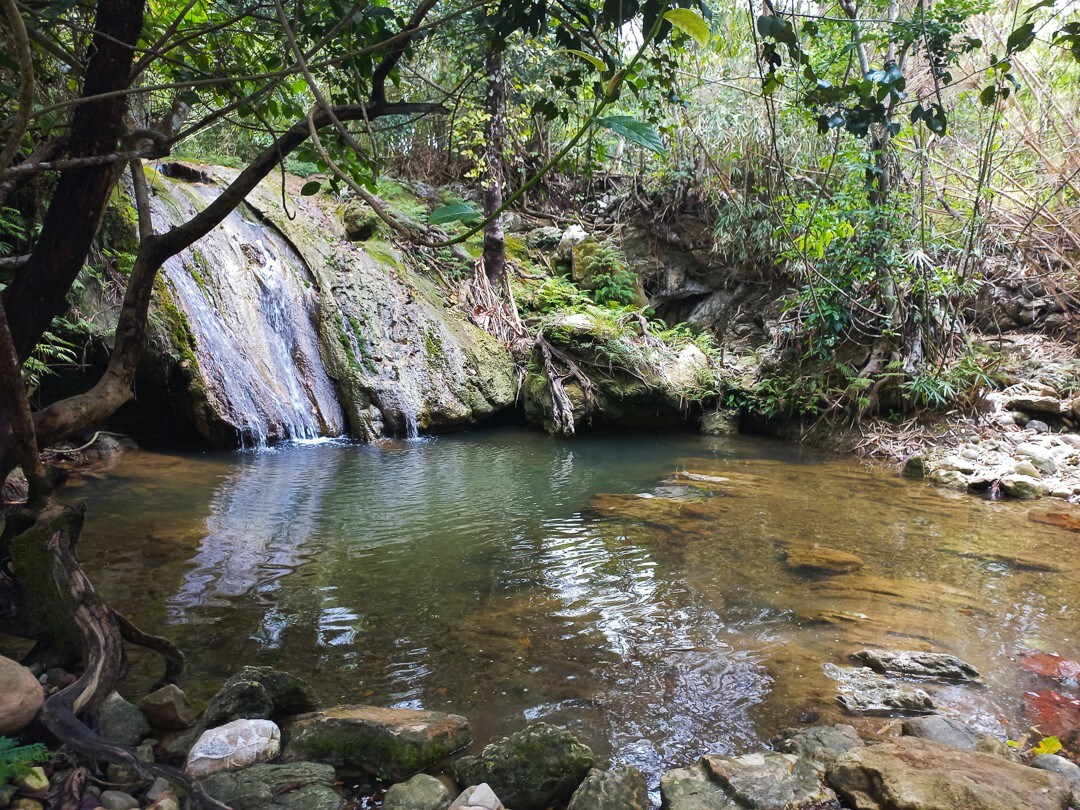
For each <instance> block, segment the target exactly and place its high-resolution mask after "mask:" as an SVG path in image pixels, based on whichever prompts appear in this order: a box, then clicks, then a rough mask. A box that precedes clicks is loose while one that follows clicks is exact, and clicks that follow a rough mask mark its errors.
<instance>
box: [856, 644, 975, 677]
mask: <svg viewBox="0 0 1080 810" xmlns="http://www.w3.org/2000/svg"><path fill="white" fill-rule="evenodd" d="M852 658H854V659H855V660H856V661H858V662H859V663H861V664H863V665H864V666H867V667H870V669H872V670H874V672H881V673H889V674H893V675H912V676H915V677H917V678H935V679H939V680H947V681H977V680H978V679H979V671H978V670H977V669H975V667H973V666H971V664H969V663H967V662H966V661H962V660H960V659H959V658H957V657H956V656H955V655H949V654H948V653H938V652H922V651H919V650H862V651H861V652H857V653H855V654H854V655H853V656H852Z"/></svg>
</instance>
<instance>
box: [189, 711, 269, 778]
mask: <svg viewBox="0 0 1080 810" xmlns="http://www.w3.org/2000/svg"><path fill="white" fill-rule="evenodd" d="M280 750H281V730H280V729H279V728H278V727H277V724H276V723H273V722H271V721H270V720H233V721H232V722H231V723H226V724H225V725H223V726H218V727H217V728H211V729H208V730H207V731H204V732H203V734H202V736H201V737H199V739H198V740H197V741H196V742H195V745H194V746H192V748H191V751H189V752H188V758H187V765H185V767H184V770H185V771H187V773H188V774H190V775H191V776H196V777H198V776H207V775H209V774H212V773H218V772H220V771H235V770H239V769H241V768H247V767H249V766H251V765H254V764H256V763H259V762H266V761H267V760H270V759H273V758H274V757H276V756H277V755H278V752H279V751H280Z"/></svg>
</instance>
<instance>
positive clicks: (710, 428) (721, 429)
mask: <svg viewBox="0 0 1080 810" xmlns="http://www.w3.org/2000/svg"><path fill="white" fill-rule="evenodd" d="M700 429H701V432H702V433H704V434H705V435H706V436H737V435H739V412H738V411H708V412H707V413H705V414H703V415H702V417H701V428H700Z"/></svg>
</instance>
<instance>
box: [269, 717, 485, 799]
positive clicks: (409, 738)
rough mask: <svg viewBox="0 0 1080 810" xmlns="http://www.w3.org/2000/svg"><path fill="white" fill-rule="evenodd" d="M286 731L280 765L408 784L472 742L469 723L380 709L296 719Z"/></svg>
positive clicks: (467, 782)
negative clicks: (309, 765)
mask: <svg viewBox="0 0 1080 810" xmlns="http://www.w3.org/2000/svg"><path fill="white" fill-rule="evenodd" d="M286 731H287V742H286V745H285V752H284V755H283V758H284V759H285V760H286V761H301V760H316V761H319V762H326V763H328V764H330V765H334V766H337V767H352V768H359V769H361V770H363V771H365V772H367V773H370V774H372V775H374V776H377V777H379V778H381V779H408V778H409V777H411V776H413V775H414V774H416V773H418V772H419V771H422V770H424V769H425V768H427V767H429V766H431V765H434V764H435V763H436V762H438V761H439V760H441V759H444V758H446V757H447V756H449V755H450V754H452V753H454V752H455V751H459V750H460V749H462V748H464V747H465V746H466V745H468V744H469V743H470V742H472V733H471V732H470V730H469V721H468V720H466V719H465V718H464V717H462V716H461V715H457V714H444V713H442V712H428V711H420V710H417V709H387V708H383V707H380V706H338V707H336V708H333V709H327V710H325V711H321V712H315V713H312V714H305V715H301V716H299V717H297V718H295V720H294V721H293V722H292V723H290V724H289V726H288V727H287V729H286ZM458 781H459V782H462V783H463V784H477V783H478V782H480V781H483V780H471V781H470V780H458Z"/></svg>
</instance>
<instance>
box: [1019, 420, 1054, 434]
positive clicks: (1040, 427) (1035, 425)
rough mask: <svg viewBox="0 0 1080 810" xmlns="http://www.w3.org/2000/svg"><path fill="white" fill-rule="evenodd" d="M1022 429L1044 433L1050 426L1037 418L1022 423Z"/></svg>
mask: <svg viewBox="0 0 1080 810" xmlns="http://www.w3.org/2000/svg"><path fill="white" fill-rule="evenodd" d="M1024 429H1025V430H1034V431H1035V432H1036V433H1046V432H1047V431H1048V430H1050V426H1049V425H1048V424H1046V422H1042V421H1040V420H1038V419H1032V420H1031V421H1030V422H1028V423H1027V424H1026V425H1024Z"/></svg>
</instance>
